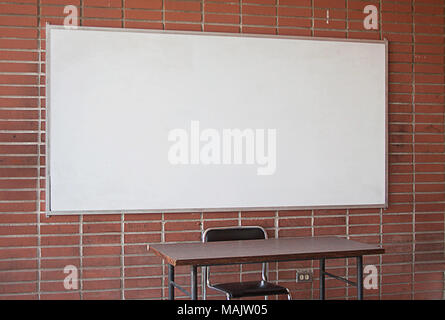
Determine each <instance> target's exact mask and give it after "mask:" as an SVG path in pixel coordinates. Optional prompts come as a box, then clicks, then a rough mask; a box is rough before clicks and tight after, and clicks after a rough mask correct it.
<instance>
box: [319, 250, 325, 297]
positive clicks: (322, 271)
mask: <svg viewBox="0 0 445 320" xmlns="http://www.w3.org/2000/svg"><path fill="white" fill-rule="evenodd" d="M325 268H326V265H325V259H324V258H322V259H320V300H324V299H325Z"/></svg>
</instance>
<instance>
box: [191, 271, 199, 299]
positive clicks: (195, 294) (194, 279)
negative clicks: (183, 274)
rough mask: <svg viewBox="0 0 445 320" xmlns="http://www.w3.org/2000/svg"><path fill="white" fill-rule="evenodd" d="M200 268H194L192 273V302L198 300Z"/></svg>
mask: <svg viewBox="0 0 445 320" xmlns="http://www.w3.org/2000/svg"><path fill="white" fill-rule="evenodd" d="M197 271H198V267H197V266H192V267H191V272H190V282H191V291H192V292H191V298H192V300H197V299H198V272H197Z"/></svg>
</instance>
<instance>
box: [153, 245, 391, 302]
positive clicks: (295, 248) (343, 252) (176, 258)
mask: <svg viewBox="0 0 445 320" xmlns="http://www.w3.org/2000/svg"><path fill="white" fill-rule="evenodd" d="M148 249H149V250H150V251H152V252H154V253H155V254H156V255H158V256H159V257H161V258H163V259H164V260H165V261H166V262H167V263H168V268H169V269H168V278H169V279H168V289H169V299H174V288H175V287H176V288H178V289H180V290H181V291H183V292H184V293H186V294H188V295H189V296H190V297H191V298H192V299H193V300H195V299H196V298H197V267H198V266H213V265H226V264H244V263H260V262H277V261H296V260H320V299H324V298H325V276H331V277H333V278H336V279H338V280H342V281H344V282H346V283H348V284H350V285H354V286H357V290H358V299H360V300H361V299H362V298H363V256H364V255H370V254H382V253H384V252H385V250H384V249H383V248H382V247H380V246H377V245H373V244H366V243H360V242H357V241H352V240H347V239H344V238H339V237H306V238H278V239H265V240H243V241H220V242H207V243H201V242H197V243H165V244H164V243H163V244H153V245H149V246H148ZM335 258H356V259H357V282H356V283H354V282H352V281H349V280H347V279H344V278H341V277H338V276H335V275H333V274H330V273H328V272H326V270H325V260H326V259H335ZM183 265H189V266H191V294H190V293H188V292H187V291H186V290H185V289H183V288H181V287H180V286H179V285H177V284H176V283H175V282H174V267H175V266H183Z"/></svg>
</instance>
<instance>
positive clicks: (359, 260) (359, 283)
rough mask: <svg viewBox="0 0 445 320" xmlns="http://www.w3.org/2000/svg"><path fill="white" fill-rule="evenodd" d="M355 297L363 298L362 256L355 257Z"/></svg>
mask: <svg viewBox="0 0 445 320" xmlns="http://www.w3.org/2000/svg"><path fill="white" fill-rule="evenodd" d="M357 299H358V300H363V257H362V256H359V257H357Z"/></svg>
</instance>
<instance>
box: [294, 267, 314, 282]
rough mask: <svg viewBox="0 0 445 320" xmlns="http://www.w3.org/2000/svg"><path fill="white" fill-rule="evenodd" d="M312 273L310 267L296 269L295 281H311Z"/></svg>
mask: <svg viewBox="0 0 445 320" xmlns="http://www.w3.org/2000/svg"><path fill="white" fill-rule="evenodd" d="M312 278H313V273H312V270H311V269H297V272H296V281H297V282H312Z"/></svg>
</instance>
